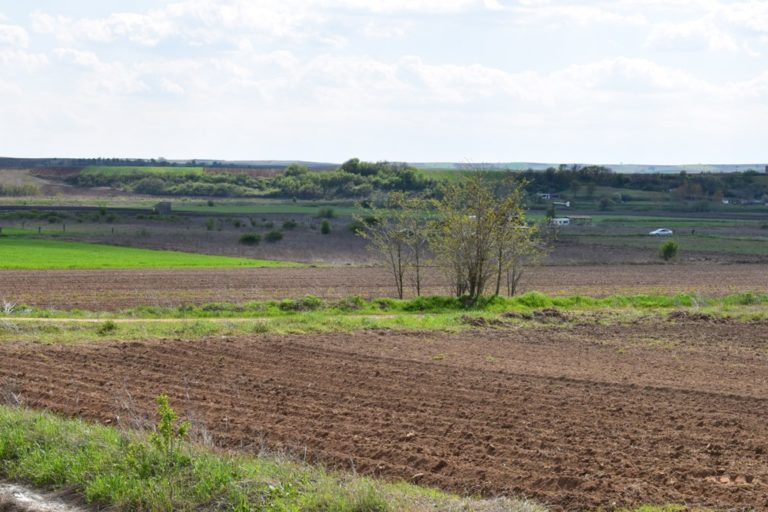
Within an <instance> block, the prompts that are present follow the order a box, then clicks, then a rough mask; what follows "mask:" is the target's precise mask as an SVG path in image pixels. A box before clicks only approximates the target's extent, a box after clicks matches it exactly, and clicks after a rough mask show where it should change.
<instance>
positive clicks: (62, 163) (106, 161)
mask: <svg viewBox="0 0 768 512" xmlns="http://www.w3.org/2000/svg"><path fill="white" fill-rule="evenodd" d="M294 163H295V164H301V165H304V166H306V167H309V168H310V169H314V170H327V169H335V168H337V167H339V165H340V164H338V163H331V162H312V161H303V160H216V159H200V158H196V159H189V160H166V159H163V158H159V159H143V158H12V157H0V169H9V168H39V167H67V168H82V167H89V166H94V165H97V166H126V165H129V166H169V167H177V166H195V167H213V168H222V169H227V168H252V169H284V168H285V167H288V166H289V165H290V164H294ZM409 165H412V166H413V167H416V168H418V169H427V170H429V169H431V170H437V169H440V170H468V169H476V168H483V169H488V170H499V171H502V170H512V171H525V170H528V169H533V170H534V171H544V170H546V169H548V168H550V167H554V168H558V167H559V166H560V165H561V164H559V163H542V162H492V163H480V162H475V163H462V162H409ZM572 165H578V166H581V167H583V166H586V165H601V166H603V167H608V168H610V169H612V170H613V171H614V172H617V173H622V174H633V173H637V174H644V173H657V172H658V173H664V174H677V173H680V172H681V171H686V172H689V173H707V172H708V173H728V172H744V171H749V170H753V171H757V172H760V173H763V172H768V164H766V163H755V164H689V165H652V164H589V163H576V164H570V163H569V164H566V166H567V167H568V168H570V167H571V166H572Z"/></svg>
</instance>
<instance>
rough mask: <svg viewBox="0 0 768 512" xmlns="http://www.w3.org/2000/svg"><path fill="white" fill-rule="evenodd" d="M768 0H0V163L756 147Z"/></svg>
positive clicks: (636, 158)
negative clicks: (13, 159)
mask: <svg viewBox="0 0 768 512" xmlns="http://www.w3.org/2000/svg"><path fill="white" fill-rule="evenodd" d="M766 141H768V1H764V0H752V1H749V0H742V1H728V0H612V1H602V0H594V1H589V2H588V1H567V0H175V1H165V0H132V1H130V2H129V1H117V0H98V1H95V0H68V1H66V2H64V1H60V0H35V1H28V2H27V1H25V2H22V1H18V0H0V155H8V156H105V157H106V156H126V157H127V156H133V157H159V156H164V157H167V158H221V159H305V160H316V161H332V162H338V161H342V160H345V159H347V158H349V157H352V156H358V157H361V158H364V159H371V160H377V159H387V160H407V161H464V162H490V161H544V162H594V163H619V162H624V163H699V162H707V163H753V162H754V163H757V162H764V161H768V142H766Z"/></svg>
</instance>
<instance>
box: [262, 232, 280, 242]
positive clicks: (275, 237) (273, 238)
mask: <svg viewBox="0 0 768 512" xmlns="http://www.w3.org/2000/svg"><path fill="white" fill-rule="evenodd" d="M264 239H265V240H266V241H267V242H272V243H274V242H279V241H280V240H282V239H283V233H282V231H270V232H269V233H267V234H266V235H265V236H264Z"/></svg>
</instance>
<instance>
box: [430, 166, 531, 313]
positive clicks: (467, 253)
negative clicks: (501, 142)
mask: <svg viewBox="0 0 768 512" xmlns="http://www.w3.org/2000/svg"><path fill="white" fill-rule="evenodd" d="M523 197H524V194H523V183H522V182H518V181H511V180H507V181H506V182H505V181H503V179H502V177H501V176H498V175H496V176H493V175H490V174H489V173H483V172H479V171H476V172H474V173H472V174H470V175H468V176H467V177H465V178H464V179H462V180H459V181H456V182H452V183H448V184H446V185H445V186H444V188H443V198H442V199H441V200H438V201H435V206H436V210H437V217H438V218H437V220H436V222H435V223H434V228H433V230H432V237H431V247H432V250H433V252H434V253H435V257H436V259H437V261H438V263H439V264H440V266H441V267H442V268H443V269H444V271H445V272H446V273H447V275H448V276H449V278H450V279H451V282H452V283H453V288H454V292H455V293H456V295H459V296H460V295H467V296H468V297H469V298H470V300H472V301H476V300H477V299H478V298H479V297H480V296H482V295H483V293H484V292H485V291H486V289H487V288H488V285H489V283H490V282H492V281H491V280H492V279H493V280H495V283H494V284H495V293H496V294H498V293H499V292H500V289H501V283H502V278H503V277H504V275H505V274H507V273H508V272H509V271H510V269H512V268H513V267H515V268H516V269H517V270H516V272H519V270H520V265H521V264H522V263H523V259H522V258H521V257H520V256H519V254H522V253H525V252H526V251H527V249H526V250H523V246H525V245H526V244H528V243H529V242H531V241H533V240H535V239H536V238H537V235H536V234H535V233H534V232H533V231H529V230H531V228H530V227H529V226H527V224H526V222H525V213H524V211H523ZM526 232H527V234H524V233H526Z"/></svg>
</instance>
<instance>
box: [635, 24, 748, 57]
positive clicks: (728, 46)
mask: <svg viewBox="0 0 768 512" xmlns="http://www.w3.org/2000/svg"><path fill="white" fill-rule="evenodd" d="M648 44H650V45H651V46H654V47H657V48H661V49H668V50H692V51H700V50H729V51H739V50H740V49H741V46H740V45H739V44H738V43H737V42H736V41H735V40H734V38H733V37H732V36H731V35H730V34H728V33H727V32H725V31H724V30H722V29H720V27H718V26H717V24H716V23H715V22H714V20H713V19H712V18H711V17H706V18H701V19H698V20H694V21H688V22H684V23H660V24H658V25H657V26H656V27H654V28H653V30H652V31H651V33H650V35H649V36H648Z"/></svg>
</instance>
